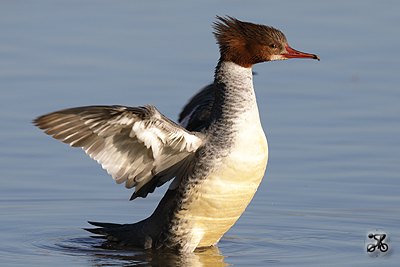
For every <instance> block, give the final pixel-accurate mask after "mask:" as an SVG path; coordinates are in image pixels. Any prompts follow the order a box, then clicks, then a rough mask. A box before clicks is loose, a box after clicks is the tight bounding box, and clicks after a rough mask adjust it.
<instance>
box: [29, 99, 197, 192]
mask: <svg viewBox="0 0 400 267" xmlns="http://www.w3.org/2000/svg"><path fill="white" fill-rule="evenodd" d="M34 124H35V125H36V126H38V127H39V128H40V129H42V130H45V133H46V134H48V135H52V136H53V138H55V139H57V140H61V142H63V143H68V144H70V146H73V147H81V148H82V149H83V150H84V151H85V152H86V154H88V155H89V156H90V157H91V158H93V159H94V160H96V161H97V162H98V163H99V164H101V165H102V167H103V168H104V169H106V170H107V172H108V173H109V174H110V175H111V176H112V177H113V179H114V180H115V181H116V182H117V183H118V184H120V183H125V186H126V187H127V188H132V187H135V193H134V195H132V198H135V197H138V196H141V197H146V196H147V194H148V193H151V192H153V191H154V189H155V187H156V186H158V185H161V184H163V183H165V182H166V181H168V180H170V179H172V178H173V177H175V176H178V175H179V177H181V176H182V175H183V173H184V172H185V170H182V169H181V168H182V167H184V168H186V169H187V166H189V165H190V164H188V163H187V162H189V161H190V160H191V159H192V158H193V155H194V153H195V151H196V150H197V149H198V148H199V147H200V145H201V144H202V136H201V134H200V133H193V132H189V131H187V130H185V129H184V128H183V127H181V126H179V125H177V124H176V123H174V122H172V121H171V120H169V119H167V118H166V117H165V116H163V115H162V114H161V113H160V112H159V111H158V110H157V109H156V108H155V107H153V106H151V105H147V106H144V107H124V106H89V107H80V108H72V109H66V110H61V111H57V112H53V113H50V114H47V115H43V116H41V117H39V118H37V119H36V120H34ZM142 187H143V189H142V190H141V188H142Z"/></svg>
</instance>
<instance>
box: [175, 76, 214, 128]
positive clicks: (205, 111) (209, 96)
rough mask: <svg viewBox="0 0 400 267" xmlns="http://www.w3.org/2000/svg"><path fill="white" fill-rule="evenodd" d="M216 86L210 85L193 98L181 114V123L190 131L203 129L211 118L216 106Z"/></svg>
mask: <svg viewBox="0 0 400 267" xmlns="http://www.w3.org/2000/svg"><path fill="white" fill-rule="evenodd" d="M214 98H215V86H214V84H213V83H212V84H209V85H208V86H206V87H204V88H203V89H201V90H200V91H199V92H198V93H197V94H196V95H195V96H193V97H192V98H191V99H190V100H189V102H188V103H187V104H186V106H185V107H184V108H183V109H182V112H181V113H180V114H179V120H178V121H179V123H180V125H182V127H185V128H186V129H187V130H189V131H193V130H196V129H198V128H199V127H201V126H202V125H203V124H204V122H205V121H206V120H207V119H208V118H209V117H210V114H211V109H212V106H213V104H214Z"/></svg>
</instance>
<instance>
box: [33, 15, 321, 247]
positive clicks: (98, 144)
mask: <svg viewBox="0 0 400 267" xmlns="http://www.w3.org/2000/svg"><path fill="white" fill-rule="evenodd" d="M217 18H218V20H219V21H218V22H216V23H215V24H214V29H215V32H214V35H215V36H216V39H217V41H218V44H219V47H220V54H221V57H220V60H219V62H218V64H217V67H216V70H215V76H214V83H213V84H212V85H210V86H208V87H206V88H205V89H203V90H202V91H201V92H200V93H198V94H197V95H195V97H194V98H193V99H192V100H191V101H190V102H189V103H188V104H187V105H186V107H185V108H184V110H183V111H182V113H181V116H180V119H179V121H180V123H181V125H178V124H176V123H174V122H172V121H170V120H169V119H167V118H166V117H164V116H163V115H162V114H161V113H160V112H159V111H158V110H157V109H156V108H155V107H153V106H151V105H148V106H144V107H123V106H90V107H81V108H72V109H67V110H62V111H57V112H53V113H50V114H47V115H44V116H41V117H39V118H37V119H36V120H35V121H34V123H35V124H36V126H38V127H39V128H40V129H47V130H46V131H45V133H46V134H49V135H53V137H54V138H55V139H59V140H61V141H62V142H65V143H69V144H70V145H71V146H74V147H82V149H83V150H84V151H85V152H86V153H87V154H88V155H89V156H90V157H91V158H93V159H95V160H96V161H98V162H99V163H100V164H101V165H102V166H103V168H104V169H106V170H107V171H108V173H109V174H110V175H112V176H113V178H114V179H115V180H116V181H117V183H124V182H125V186H126V187H127V188H132V187H135V192H134V193H133V195H132V197H131V199H135V198H136V197H146V196H147V194H148V193H152V192H153V191H154V190H155V188H156V187H158V186H161V185H162V184H164V183H165V182H167V181H169V180H171V179H174V180H173V181H172V182H171V184H170V185H169V188H168V190H167V192H166V194H165V195H164V197H163V198H162V199H161V201H160V203H159V205H158V206H157V208H156V209H155V211H154V212H153V214H152V215H151V216H150V217H149V218H147V219H145V220H143V221H140V222H138V223H134V224H112V223H94V222H90V223H91V224H93V225H96V226H99V227H100V228H95V229H87V230H88V231H90V232H92V233H95V234H100V235H103V236H105V237H106V238H107V239H108V240H110V241H112V242H115V243H117V244H120V245H127V246H136V247H142V248H170V249H174V250H177V251H180V252H192V251H194V250H195V249H196V248H198V247H208V246H212V245H215V244H216V243H217V242H218V241H219V240H220V238H221V237H222V235H223V234H224V233H225V232H226V231H227V230H228V229H229V228H230V227H231V226H232V225H233V224H234V223H235V222H236V221H237V219H238V218H239V217H240V216H241V214H242V213H243V212H244V210H245V209H246V207H247V205H248V204H249V203H250V201H251V199H252V198H253V196H254V194H255V192H256V191H257V188H258V186H259V184H260V182H261V180H262V178H263V176H264V172H265V169H266V165H267V161H268V145H267V139H266V137H265V134H264V131H263V129H262V126H261V123H260V117H259V112H258V107H257V102H256V96H255V92H254V88H253V76H252V69H251V67H252V66H253V65H254V64H256V63H259V62H264V61H272V60H283V59H288V58H293V57H297V58H313V59H318V60H319V57H318V56H316V55H312V54H306V53H302V52H299V51H296V50H293V49H292V48H290V47H289V45H288V44H287V41H286V37H285V36H284V35H283V33H282V32H280V31H279V30H276V29H274V28H272V27H268V26H264V25H259V24H253V23H249V22H242V21H239V20H237V19H235V18H232V17H227V18H222V17H217Z"/></svg>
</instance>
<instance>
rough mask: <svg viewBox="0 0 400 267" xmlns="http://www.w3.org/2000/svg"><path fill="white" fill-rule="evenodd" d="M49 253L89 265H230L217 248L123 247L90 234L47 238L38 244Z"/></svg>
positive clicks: (39, 248) (38, 247)
mask: <svg viewBox="0 0 400 267" xmlns="http://www.w3.org/2000/svg"><path fill="white" fill-rule="evenodd" d="M34 245H35V246H36V248H37V249H38V250H39V251H40V252H42V253H46V254H58V255H67V256H75V257H84V258H86V259H87V265H88V266H226V265H228V264H226V263H224V262H223V259H224V258H225V257H224V256H223V255H222V254H221V252H220V251H219V249H218V248H217V247H211V248H202V249H197V250H196V251H195V252H194V253H190V254H180V253H177V252H174V251H170V250H145V249H140V248H121V247H118V246H114V245H113V244H111V243H108V242H107V241H104V240H102V239H97V238H93V237H89V236H77V237H58V238H54V237H53V238H45V239H41V240H38V241H37V243H36V244H34Z"/></svg>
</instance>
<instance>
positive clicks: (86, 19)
mask: <svg viewBox="0 0 400 267" xmlns="http://www.w3.org/2000/svg"><path fill="white" fill-rule="evenodd" d="M0 4H1V9H0V33H1V34H0V88H1V89H0V90H1V97H0V104H1V110H0V135H1V139H0V148H1V150H0V167H1V176H0V183H1V186H0V203H1V204H0V225H1V227H0V240H1V241H0V261H1V263H2V266H23V265H26V266H56V265H57V266H133V265H154V266H156V265H160V266H162V265H171V266H174V265H194V266H202V265H204V266H219V265H224V264H233V265H234V266H292V265H304V266H322V265H324V266H339V265H352V266H376V265H384V266H394V265H397V264H398V262H399V261H400V256H399V253H400V207H399V204H400V196H399V195H400V182H399V174H400V161H399V160H400V152H399V151H400V136H399V134H400V119H399V115H400V105H399V100H400V89H399V83H400V75H399V74H400V73H399V70H400V68H399V66H400V65H399V64H400V50H399V47H400V27H399V26H400V15H399V14H400V3H399V2H398V1H361V0H359V1H301V2H300V1H291V0H289V1H284V2H283V1H201V2H200V1H198V2H192V1H1V3H0ZM217 14H218V15H225V14H228V15H232V16H236V17H237V18H239V19H242V20H247V21H252V22H256V23H262V24H267V25H272V26H274V27H277V28H279V29H281V30H282V31H283V32H284V33H285V34H286V36H287V38H288V41H289V43H290V44H291V46H292V47H293V48H295V49H298V50H300V51H305V52H310V53H315V54H318V55H319V56H320V57H321V61H320V62H317V61H313V60H289V61H282V62H270V63H264V64H261V65H257V66H256V67H255V68H254V71H255V72H257V73H258V75H256V76H255V81H254V83H255V88H256V93H257V96H258V103H259V109H260V115H261V120H262V124H263V126H264V130H265V132H266V134H267V138H268V142H269V147H270V159H269V163H268V167H267V171H266V174H265V177H264V180H263V182H262V184H261V186H260V188H259V190H258V192H257V194H256V195H255V197H254V199H253V201H252V203H251V204H250V205H249V207H248V208H247V210H246V212H245V213H244V214H243V216H242V217H241V218H240V219H239V221H238V222H237V223H236V224H235V226H234V227H233V228H232V229H230V230H229V231H228V232H227V233H226V234H225V236H224V237H223V239H222V240H221V241H220V242H219V244H218V248H213V249H206V250H202V251H198V252H196V253H195V254H193V255H190V256H187V257H184V256H179V255H175V254H173V253H172V254H171V253H167V252H151V251H141V250H137V251H125V250H112V249H109V250H107V249H102V248H99V245H100V244H101V242H100V241H99V240H97V239H93V238H90V237H89V234H88V233H87V232H85V231H84V230H82V228H84V227H88V224H87V223H86V221H87V220H93V221H105V222H119V223H128V222H135V221H138V220H141V219H143V218H145V217H147V216H148V215H150V214H151V212H152V211H153V209H154V207H155V206H156V205H157V203H158V201H159V199H160V198H161V196H162V194H163V192H164V191H165V189H164V188H161V189H158V190H157V191H156V192H155V193H154V194H152V195H150V196H149V197H148V198H146V199H138V200H135V201H134V202H129V201H128V198H129V196H130V194H131V192H130V191H128V190H126V189H125V188H124V187H123V186H118V185H116V184H115V182H114V181H113V180H112V179H111V178H110V177H109V176H108V175H107V173H106V172H105V171H104V170H102V169H101V167H100V166H99V165H98V164H97V163H96V162H94V161H93V160H91V159H89V158H88V157H87V156H86V155H85V154H84V153H83V152H82V151H81V150H80V149H72V148H70V147H68V146H67V145H64V144H61V143H60V142H58V141H55V140H53V139H51V138H49V137H48V136H45V135H44V134H43V133H42V132H41V131H39V130H38V129H36V128H35V127H33V126H32V124H31V123H30V122H31V120H32V119H34V118H35V117H36V116H38V115H41V114H44V113H48V112H51V111H55V110H59V109H63V108H68V107H74V106H82V105H94V104H106V105H107V104H121V105H129V106H135V105H144V104H147V103H151V104H153V105H155V106H156V107H157V108H158V109H159V110H160V111H161V112H162V113H163V114H165V115H166V116H167V117H169V118H172V119H175V118H177V114H178V113H179V112H180V110H181V108H182V106H183V105H184V103H186V101H187V100H188V99H189V98H190V97H191V96H192V95H193V94H194V93H195V92H196V91H197V90H198V89H200V88H201V87H203V86H204V85H206V84H208V83H209V82H211V81H212V78H213V71H214V67H215V65H216V62H217V60H218V56H219V54H218V49H217V46H216V45H215V41H214V38H213V36H212V34H211V27H210V24H211V22H212V21H214V17H215V15H217ZM372 228H381V229H383V230H385V231H386V232H387V233H388V235H389V237H390V252H389V254H388V255H386V256H384V257H380V258H371V257H369V256H368V255H367V254H366V253H365V252H364V240H365V238H366V234H367V233H368V231H369V230H370V229H372Z"/></svg>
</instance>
